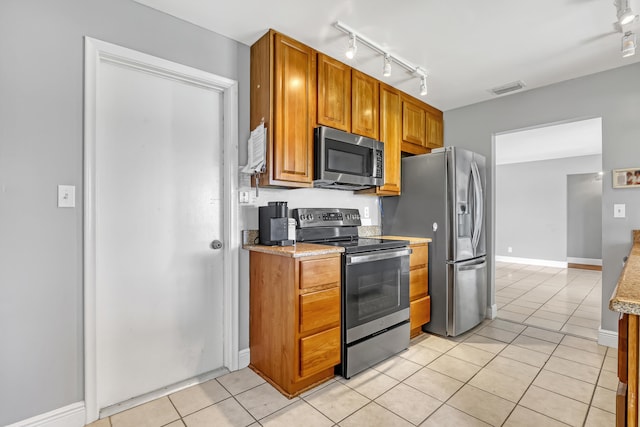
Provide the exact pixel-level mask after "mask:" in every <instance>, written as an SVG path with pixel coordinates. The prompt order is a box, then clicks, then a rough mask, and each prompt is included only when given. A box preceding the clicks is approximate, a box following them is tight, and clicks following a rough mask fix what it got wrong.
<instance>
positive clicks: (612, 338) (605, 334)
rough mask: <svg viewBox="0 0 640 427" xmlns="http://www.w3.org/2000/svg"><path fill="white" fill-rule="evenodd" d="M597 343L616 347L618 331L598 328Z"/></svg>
mask: <svg viewBox="0 0 640 427" xmlns="http://www.w3.org/2000/svg"><path fill="white" fill-rule="evenodd" d="M598 344H600V345H606V346H607V347H613V348H618V333H617V332H616V331H609V330H606V329H602V328H599V329H598Z"/></svg>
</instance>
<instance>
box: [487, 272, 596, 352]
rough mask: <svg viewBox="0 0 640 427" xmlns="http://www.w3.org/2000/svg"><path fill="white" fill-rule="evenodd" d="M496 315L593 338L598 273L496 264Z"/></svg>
mask: <svg viewBox="0 0 640 427" xmlns="http://www.w3.org/2000/svg"><path fill="white" fill-rule="evenodd" d="M495 282H496V304H497V306H498V318H499V319H505V320H511V321H514V322H518V323H523V324H525V325H530V326H537V327H540V328H544V329H550V330H554V331H561V332H567V333H568V334H573V335H578V336H581V337H585V338H590V339H594V340H595V339H597V338H598V328H599V326H600V310H601V301H602V272H600V271H592V270H579V269H574V268H552V267H541V266H535V265H524V264H509V263H504V262H497V263H496V278H495Z"/></svg>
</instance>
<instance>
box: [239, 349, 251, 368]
mask: <svg viewBox="0 0 640 427" xmlns="http://www.w3.org/2000/svg"><path fill="white" fill-rule="evenodd" d="M249 362H251V355H250V352H249V349H248V348H245V349H243V350H240V352H239V353H238V369H242V368H246V367H247V366H249Z"/></svg>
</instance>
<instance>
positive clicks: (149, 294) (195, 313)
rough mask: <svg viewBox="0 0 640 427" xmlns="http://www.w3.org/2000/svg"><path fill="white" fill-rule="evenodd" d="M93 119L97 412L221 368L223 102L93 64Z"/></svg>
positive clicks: (131, 70)
mask: <svg viewBox="0 0 640 427" xmlns="http://www.w3.org/2000/svg"><path fill="white" fill-rule="evenodd" d="M98 76H99V78H98V79H97V84H96V115H95V138H96V144H95V195H94V197H95V251H96V252H95V292H96V293H95V300H96V371H97V373H96V383H97V406H98V409H100V408H105V407H107V406H110V405H113V404H116V403H119V402H122V401H124V400H126V399H129V398H133V397H136V396H140V395H143V394H145V393H149V392H152V391H154V390H158V389H160V388H163V387H166V386H168V385H171V384H174V383H177V382H180V381H183V380H186V379H189V378H192V377H194V376H196V375H199V374H202V373H205V372H208V371H211V370H214V369H217V368H220V367H222V366H223V363H224V361H223V350H224V349H223V296H224V294H223V253H224V252H223V251H222V250H213V249H212V248H211V246H210V244H211V242H212V241H213V240H214V239H219V240H223V233H222V225H223V209H222V208H223V203H222V200H223V197H222V196H223V191H222V189H223V173H222V171H223V169H222V167H223V161H222V140H223V121H222V119H223V111H224V108H223V94H222V93H221V91H217V90H212V89H211V88H207V87H204V86H201V85H197V84H193V83H189V82H186V81H183V80H181V79H177V78H172V77H171V76H168V75H160V74H157V73H154V72H151V71H149V70H145V69H139V67H133V66H129V65H127V64H123V63H111V62H102V63H101V64H100V66H99V72H98Z"/></svg>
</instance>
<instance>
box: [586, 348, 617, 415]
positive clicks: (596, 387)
mask: <svg viewBox="0 0 640 427" xmlns="http://www.w3.org/2000/svg"><path fill="white" fill-rule="evenodd" d="M606 360H607V355H606V354H605V357H604V358H603V359H602V363H601V364H600V370H599V371H598V378H596V386H595V387H594V388H593V393H592V395H591V400H590V401H589V409H591V407H592V406H593V399H594V398H595V397H596V391H597V390H598V382H600V376H602V371H603V370H604V363H605V362H606ZM617 377H618V375H617V373H616V378H617ZM603 388H605V387H603ZM607 390H611V389H607ZM611 391H615V390H611ZM593 407H594V408H598V409H600V410H601V411H605V412H608V413H610V414H611V413H612V412H610V411H608V410H606V409H602V408H600V407H598V406H593ZM587 414H588V412H587ZM613 414H614V415H615V413H613Z"/></svg>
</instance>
